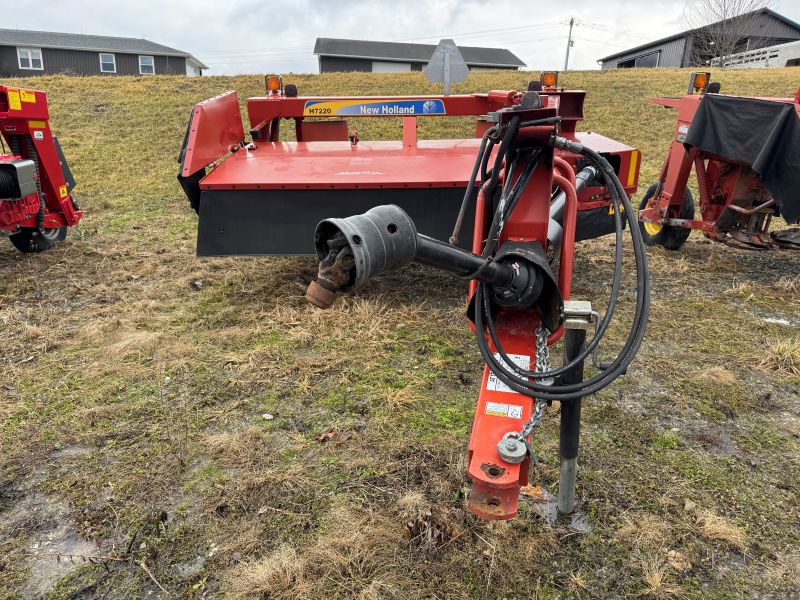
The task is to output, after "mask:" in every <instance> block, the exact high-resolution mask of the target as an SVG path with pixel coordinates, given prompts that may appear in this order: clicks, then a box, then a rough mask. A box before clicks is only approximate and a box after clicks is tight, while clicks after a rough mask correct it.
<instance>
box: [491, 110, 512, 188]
mask: <svg viewBox="0 0 800 600" xmlns="http://www.w3.org/2000/svg"><path fill="white" fill-rule="evenodd" d="M519 122H520V116H519V115H514V116H513V117H512V118H511V121H509V123H508V124H507V125H506V131H505V133H504V134H503V139H502V140H500V147H499V148H498V149H497V156H496V157H495V159H494V165H493V166H492V172H491V175H490V176H489V182H488V184H487V186H486V190H487V192H488V193H489V194H491V193H492V192H494V188H495V187H496V186H497V180H498V179H499V178H500V169H501V168H502V166H503V161H504V160H505V158H506V154H508V148H509V146H510V145H511V144H512V143H513V141H514V139H515V138H516V137H517V133H518V132H519ZM487 160H488V159H487Z"/></svg>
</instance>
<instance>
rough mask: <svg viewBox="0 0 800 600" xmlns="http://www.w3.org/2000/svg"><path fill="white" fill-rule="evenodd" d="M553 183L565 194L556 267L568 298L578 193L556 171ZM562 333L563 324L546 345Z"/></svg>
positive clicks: (561, 287)
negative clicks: (558, 257) (557, 265)
mask: <svg viewBox="0 0 800 600" xmlns="http://www.w3.org/2000/svg"><path fill="white" fill-rule="evenodd" d="M565 162H566V161H565ZM570 171H572V169H570ZM573 177H574V174H573ZM553 183H554V184H555V185H557V186H558V187H559V188H560V189H561V191H562V192H564V195H565V196H566V202H565V204H564V217H563V218H564V220H563V230H564V232H563V234H562V235H563V237H562V238H561V260H560V261H559V268H558V288H559V289H560V290H561V297H562V298H563V299H564V300H569V297H570V294H571V293H572V263H573V259H574V257H575V227H576V225H577V223H578V193H577V192H576V191H575V185H574V184H572V183H570V181H569V179H567V178H566V177H564V176H562V175H559V174H558V173H553ZM563 335H564V326H563V325H562V326H561V327H559V328H558V329H556V330H555V331H554V332H553V333H551V334H550V336H548V338H547V343H548V345H551V346H552V345H553V344H555V343H556V342H557V341H558V340H560V339H561V336H563Z"/></svg>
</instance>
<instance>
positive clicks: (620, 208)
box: [608, 204, 625, 215]
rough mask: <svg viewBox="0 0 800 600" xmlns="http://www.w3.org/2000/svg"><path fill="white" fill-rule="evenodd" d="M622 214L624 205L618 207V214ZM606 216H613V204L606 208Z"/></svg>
mask: <svg viewBox="0 0 800 600" xmlns="http://www.w3.org/2000/svg"><path fill="white" fill-rule="evenodd" d="M624 212H625V205H624V204H620V205H619V213H620V214H622V213H624ZM608 214H610V215H613V214H614V205H613V204H612V205H611V206H609V207H608Z"/></svg>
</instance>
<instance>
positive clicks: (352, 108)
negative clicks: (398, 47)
mask: <svg viewBox="0 0 800 600" xmlns="http://www.w3.org/2000/svg"><path fill="white" fill-rule="evenodd" d="M444 114H446V112H445V109H444V102H442V101H441V100H426V99H424V98H421V99H419V100H369V101H367V102H365V101H364V100H309V101H308V102H306V104H305V106H304V107H303V116H304V117H339V116H349V117H356V116H358V117H391V116H403V115H418V116H425V115H444Z"/></svg>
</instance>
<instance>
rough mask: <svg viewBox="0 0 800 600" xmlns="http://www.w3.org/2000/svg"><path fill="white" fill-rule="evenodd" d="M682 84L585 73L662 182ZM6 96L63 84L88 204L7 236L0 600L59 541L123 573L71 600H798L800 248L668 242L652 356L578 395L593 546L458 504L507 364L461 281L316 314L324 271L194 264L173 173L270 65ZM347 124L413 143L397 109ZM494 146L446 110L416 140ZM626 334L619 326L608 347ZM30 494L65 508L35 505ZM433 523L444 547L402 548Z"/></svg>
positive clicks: (81, 565) (728, 82) (781, 74)
mask: <svg viewBox="0 0 800 600" xmlns="http://www.w3.org/2000/svg"><path fill="white" fill-rule="evenodd" d="M532 75H533V77H535V76H536V75H537V74H532ZM798 75H800V69H782V70H780V69H762V70H755V69H754V70H750V71H747V70H745V71H727V72H723V73H718V74H715V77H716V78H717V79H718V80H720V81H721V82H722V86H723V91H726V92H729V93H737V94H758V95H766V96H786V95H792V96H793V95H794V93H795V92H796V88H797V85H798V79H800V77H798ZM529 77H530V75H529V74H526V73H514V72H502V73H474V74H472V75H470V78H469V80H468V81H467V82H466V83H464V84H461V85H459V86H456V87H455V89H454V92H456V93H461V92H483V91H486V90H488V89H525V87H526V84H527V80H528V78H529ZM687 78H688V72H687V71H679V70H641V71H639V70H626V71H616V72H599V71H595V72H570V73H566V74H563V75H562V82H563V83H564V84H565V85H566V86H568V87H571V88H582V89H585V90H586V91H587V102H586V121H585V122H584V124H583V126H582V127H581V129H585V130H592V131H596V132H598V133H602V134H604V135H606V136H609V137H612V138H615V139H618V140H620V141H623V142H625V143H627V144H629V145H631V146H634V147H637V148H639V149H640V150H641V151H642V156H643V162H642V171H641V178H640V181H641V185H640V190H643V189H645V187H646V185H647V184H648V183H649V182H650V181H652V180H654V179H655V177H656V176H657V173H658V170H659V168H660V166H661V161H662V160H663V158H664V155H665V153H666V148H667V145H668V143H669V140H670V138H671V135H672V133H673V131H674V127H675V115H674V113H673V112H671V111H668V110H666V109H664V108H662V107H658V106H655V105H653V104H651V103H650V102H649V98H651V97H653V96H659V95H677V94H679V93H681V91H682V90H683V89H685V82H686V79H687ZM285 80H286V81H289V82H294V83H296V84H297V85H298V86H299V88H300V92H301V94H308V95H336V94H341V95H380V94H409V93H433V92H435V91H437V87H436V86H433V85H430V84H428V83H426V82H425V81H424V79H423V77H422V76H421V74H418V73H411V74H407V75H364V74H330V75H320V76H310V75H289V74H287V75H286V76H285ZM12 83H14V84H19V85H25V86H33V87H37V88H41V89H44V90H46V91H47V92H48V94H49V100H50V104H51V114H52V125H53V127H54V129H55V131H56V133H57V134H58V135H59V137H60V139H61V141H62V144H63V146H64V149H65V152H66V154H67V157H68V159H69V161H70V163H71V165H72V167H73V171H74V173H75V176H76V179H77V181H78V187H77V189H76V194H77V199H78V201H79V203H80V204H81V206H82V207H83V208H84V210H85V211H86V216H85V218H84V221H83V222H82V223H81V225H80V226H79V227H78V228H76V229H75V230H74V231H72V232H71V234H70V239H69V242H68V243H67V244H65V245H64V246H62V247H60V248H58V249H56V250H55V251H53V252H50V253H48V254H45V255H41V256H22V255H20V254H18V253H16V252H15V251H14V250H13V249H12V248H11V246H10V244H4V245H3V247H2V249H1V250H0V269H2V273H3V278H2V280H0V334H2V336H3V340H4V343H3V350H2V354H0V356H2V359H3V365H4V368H5V369H6V376H5V377H4V380H3V382H2V384H0V463H2V469H1V470H0V598H2V597H9V598H15V597H24V596H26V595H32V594H33V591H32V589H33V588H32V587H31V586H32V585H33V583H35V582H36V573H35V571H36V568H35V563H34V562H32V561H33V560H34V559H33V558H32V557H31V556H29V555H30V554H31V553H35V552H34V551H32V548H34V544H36V543H41V541H42V540H43V539H45V538H46V537H47V536H48V535H49V534H52V533H53V531H54V528H55V527H57V526H58V525H60V524H69V525H71V526H72V527H74V528H75V533H74V535H76V536H78V537H79V538H81V539H84V540H95V541H96V546H98V547H97V551H96V553H95V554H96V555H98V556H102V557H104V558H103V559H101V560H100V562H94V563H86V562H82V559H81V558H80V557H77V558H75V559H74V560H75V562H76V567H77V568H75V569H72V570H70V569H69V568H67V569H66V570H65V571H64V573H63V577H62V579H61V580H60V581H59V582H58V584H57V585H53V582H50V581H46V582H44V583H42V588H41V590H43V591H44V593H45V594H46V595H49V596H50V597H52V598H69V597H74V596H75V594H76V593H79V592H80V593H83V595H84V596H88V597H108V598H131V597H143V596H145V595H147V594H148V593H150V592H152V593H153V594H154V595H155V594H162V592H161V591H160V589H159V587H158V585H161V586H163V587H164V588H165V589H167V590H168V591H169V593H170V594H171V595H173V596H175V597H187V598H201V597H206V598H211V597H264V598H307V597H319V598H329V597H342V598H350V597H361V598H393V597H407V598H431V597H436V598H445V597H447V598H512V597H514V598H516V597H536V598H610V597H620V598H623V597H630V598H634V597H636V598H640V597H655V598H658V597H661V598H667V597H687V598H701V597H708V598H750V597H754V596H760V597H781V598H782V597H787V598H788V597H795V596H797V595H798V593H800V573H798V570H797V566H796V565H797V558H798V556H800V546H799V545H798V541H797V535H796V531H797V527H798V522H800V512H798V509H797V504H798V503H797V495H798V490H799V489H800V478H799V477H798V473H800V463H799V462H798V459H797V456H798V452H800V443H799V442H798V439H800V421H799V420H798V419H799V418H800V395H799V392H798V390H800V379H798V373H797V365H798V364H800V358H799V357H798V354H797V348H798V344H800V339H798V334H797V324H798V323H800V308H799V307H798V305H797V302H796V292H797V282H798V281H800V260H799V259H798V257H796V256H795V255H793V254H790V253H787V252H775V253H747V252H744V251H739V250H733V249H730V248H727V247H722V246H719V245H713V244H707V243H704V240H703V238H702V237H701V236H699V235H697V234H693V236H692V237H691V238H690V240H689V242H688V243H687V245H686V246H685V248H684V249H682V250H681V252H679V253H677V254H676V253H669V252H666V251H663V250H661V249H651V251H650V256H649V258H650V265H651V269H652V272H653V305H652V311H651V321H650V325H649V329H648V335H647V338H646V339H645V342H644V345H643V347H642V351H641V352H640V354H639V356H638V357H637V360H636V361H635V363H634V364H633V366H632V367H631V371H630V373H629V374H628V376H627V377H625V378H622V379H620V380H619V381H618V382H617V383H615V385H614V386H612V387H611V388H608V389H607V390H604V391H603V392H601V393H600V394H598V395H597V396H596V397H594V398H592V399H590V400H588V401H587V402H586V403H585V408H584V416H583V431H582V447H581V448H582V449H581V455H580V457H579V460H580V470H579V495H580V507H581V510H582V511H584V512H585V513H586V515H587V518H588V521H589V523H590V526H591V532H590V533H588V534H581V535H578V534H576V533H575V532H573V531H571V530H570V529H569V528H568V526H566V525H564V524H561V523H559V524H557V525H555V526H551V525H549V524H548V523H546V522H545V521H544V520H542V519H541V518H540V517H538V516H537V515H536V513H535V512H534V511H533V510H532V509H531V508H530V507H524V508H523V510H522V511H521V516H520V517H519V518H518V519H516V520H514V521H512V522H510V523H482V522H479V521H477V520H476V519H474V518H473V517H472V516H471V515H470V514H468V512H467V511H466V510H465V505H464V491H465V489H467V488H468V480H467V477H466V467H465V464H466V463H465V453H466V449H467V442H468V436H469V430H470V427H471V421H472V416H473V410H474V403H475V399H476V396H477V389H478V386H479V382H480V377H481V374H482V363H481V360H480V355H479V353H478V352H477V349H476V347H475V344H474V337H473V334H472V332H471V331H470V330H469V328H468V326H467V322H466V320H465V318H464V309H465V301H464V298H465V291H466V290H465V287H464V286H463V285H462V284H460V283H459V282H457V281H454V280H453V279H452V278H450V277H448V276H446V275H443V274H439V273H433V272H430V271H427V270H424V269H421V268H419V267H413V268H411V269H409V270H406V271H404V272H402V273H397V274H392V275H388V276H385V277H381V278H378V279H377V280H375V281H374V282H372V283H371V284H370V285H369V286H368V287H367V289H366V290H365V291H364V292H363V293H361V294H360V295H359V296H357V297H355V298H352V299H345V300H343V301H342V302H341V303H339V304H338V305H337V306H336V307H335V308H333V309H332V310H331V311H327V312H324V313H323V312H320V311H316V310H314V309H312V308H311V307H309V306H308V305H307V303H306V302H305V301H304V299H303V294H304V289H305V285H306V283H307V282H308V281H309V280H310V279H311V278H312V276H313V273H314V261H313V260H311V259H287V258H276V259H244V258H242V259H213V260H198V259H196V258H195V257H194V241H195V231H196V219H195V217H194V215H193V214H192V213H191V212H190V210H189V209H188V205H187V202H186V200H185V198H184V197H183V196H182V193H181V191H180V189H179V187H178V185H177V182H176V181H175V173H176V169H177V163H176V162H175V157H176V155H177V152H178V149H179V146H180V143H181V141H182V139H183V133H184V128H185V125H186V120H187V118H188V115H189V112H190V110H191V108H192V106H193V104H194V103H195V102H197V101H199V100H202V99H204V98H207V97H210V96H213V95H215V94H218V93H220V92H223V91H226V90H228V89H235V90H237V91H238V92H239V98H240V100H242V103H243V107H244V100H245V99H246V98H247V97H248V96H255V95H259V94H260V93H261V87H262V83H263V82H262V79H261V78H260V77H256V76H252V77H249V76H248V77H245V76H242V77H232V78H227V77H210V78H200V79H185V78H170V77H153V78H129V79H126V78H69V77H48V78H39V79H32V80H25V81H24V82H23V81H16V82H12ZM243 114H244V112H243ZM353 127H354V128H356V129H358V131H359V134H360V135H361V137H362V138H364V139H378V138H388V137H397V136H398V129H397V122H396V121H395V120H393V119H387V120H375V121H370V122H366V121H361V122H354V123H353ZM470 130H471V126H470V123H469V121H468V120H465V119H430V120H425V121H422V122H421V123H420V132H419V134H420V137H422V138H425V137H432V138H436V137H452V136H457V135H458V136H465V135H470ZM637 199H638V197H637ZM608 252H609V246H608V240H598V241H593V242H587V243H582V244H580V245H579V247H578V250H577V257H576V276H575V289H576V294H577V295H578V296H580V297H585V298H590V299H592V300H593V301H595V302H596V303H601V304H602V302H603V301H604V298H605V294H606V293H607V290H606V287H605V282H606V281H607V280H608V276H609V274H610V262H609V260H608ZM423 275H424V276H423ZM196 280H201V281H203V282H204V285H203V287H202V289H200V290H195V289H193V288H192V287H191V285H190V284H191V283H192V282H194V281H196ZM421 281H425V282H427V283H420V282H421ZM770 316H773V317H774V316H779V317H781V318H785V319H788V320H789V321H790V322H791V323H793V324H794V327H784V326H779V325H770V324H768V323H766V322H765V321H764V319H765V318H767V317H770ZM623 335H624V326H621V325H620V326H616V327H614V328H612V329H611V330H610V331H609V336H608V338H609V343H608V344H606V345H604V347H603V356H604V357H610V356H612V355H613V352H614V351H615V348H616V347H618V345H619V343H621V341H622V338H623ZM555 357H556V359H558V358H559V356H558V353H556V354H555ZM557 410H558V407H557V406H553V407H552V408H550V409H548V412H547V414H546V416H545V419H544V421H543V424H542V427H541V429H540V431H537V434H536V446H537V450H538V452H539V454H540V457H541V458H542V461H543V462H542V470H541V472H540V473H539V474H538V478H537V481H536V483H540V484H542V485H543V486H544V487H545V488H547V489H549V490H550V491H555V489H556V487H557V480H558V472H557V471H558V469H557V466H558V465H557V453H558V415H557ZM264 413H269V414H271V415H273V417H274V418H273V419H272V420H266V419H264V417H263V415H264ZM331 428H334V429H335V431H336V432H337V435H336V436H334V438H333V439H330V440H329V441H326V442H320V441H317V437H318V436H319V435H320V434H321V433H323V432H325V431H328V430H330V429H331ZM35 498H38V499H41V498H44V499H46V500H47V502H48V504H47V506H40V507H39V508H36V509H31V510H29V511H27V513H25V514H24V515H20V514H19V512H18V511H16V507H19V506H27V504H26V503H29V502H31V501H32V499H35ZM687 501H688V502H687ZM48 507H49V508H48ZM427 513H430V514H431V516H430V517H428V519H429V524H430V525H429V526H430V527H431V528H433V529H435V528H439V529H440V530H442V531H445V532H447V537H448V541H447V542H445V543H442V544H439V545H438V546H437V545H435V544H434V545H433V546H430V545H426V544H424V543H422V542H421V540H420V539H414V540H408V539H406V538H405V537H404V531H405V528H406V526H407V524H408V523H409V522H412V523H413V522H415V521H416V520H417V519H419V518H422V517H423V516H425V515H426V514H427ZM40 549H41V547H40ZM197 557H201V559H202V560H200V562H199V563H198V564H201V566H200V567H199V568H198V569H197V570H194V571H192V570H191V569H189V570H187V569H186V567H185V566H186V565H187V564H194V563H195V561H197V560H198V559H197ZM110 558H116V559H120V560H108V559H110ZM63 560H64V561H67V560H68V559H63ZM142 563H144V565H145V566H146V567H147V570H149V571H150V573H151V574H152V577H151V576H150V575H148V573H147V571H146V570H145V569H144V568H143V567H142V566H141V565H142ZM154 580H157V581H158V584H156V583H155V581H154ZM32 582H33V583H32ZM81 590H82V592H81ZM162 595H163V594H162ZM154 597H155V596H154Z"/></svg>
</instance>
